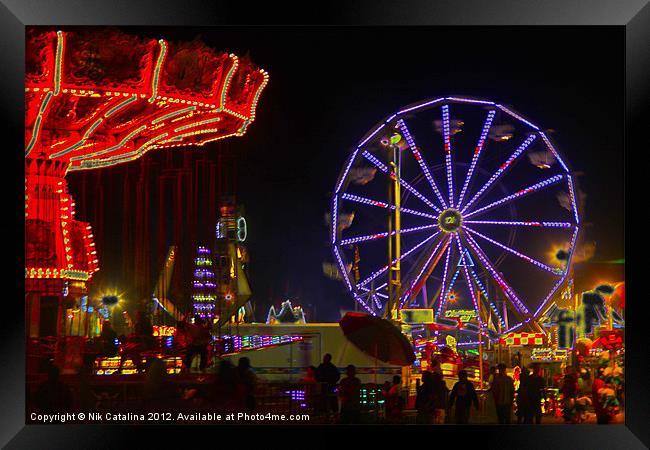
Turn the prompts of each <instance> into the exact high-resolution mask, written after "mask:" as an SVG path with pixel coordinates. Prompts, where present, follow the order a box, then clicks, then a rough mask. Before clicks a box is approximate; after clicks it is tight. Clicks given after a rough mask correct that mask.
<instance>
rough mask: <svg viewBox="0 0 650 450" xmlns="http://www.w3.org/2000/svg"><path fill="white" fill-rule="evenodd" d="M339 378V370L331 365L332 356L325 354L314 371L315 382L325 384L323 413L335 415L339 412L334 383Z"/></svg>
mask: <svg viewBox="0 0 650 450" xmlns="http://www.w3.org/2000/svg"><path fill="white" fill-rule="evenodd" d="M340 378H341V374H340V373H339V369H338V368H337V367H336V366H335V365H334V364H333V363H332V355H330V354H329V353H325V355H324V356H323V362H322V363H321V364H320V365H319V366H318V368H317V369H316V381H318V382H319V383H325V402H324V406H325V412H327V413H328V414H333V415H335V414H336V413H337V412H338V411H339V403H338V400H337V399H336V383H338V381H339V379H340Z"/></svg>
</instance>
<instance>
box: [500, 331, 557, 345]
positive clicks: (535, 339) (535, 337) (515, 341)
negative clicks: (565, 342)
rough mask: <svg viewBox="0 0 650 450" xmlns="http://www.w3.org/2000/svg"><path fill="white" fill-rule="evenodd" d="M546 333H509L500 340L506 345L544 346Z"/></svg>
mask: <svg viewBox="0 0 650 450" xmlns="http://www.w3.org/2000/svg"><path fill="white" fill-rule="evenodd" d="M545 337H546V336H545V335H544V333H508V334H506V335H505V336H503V337H501V338H500V339H499V343H500V344H505V345H544V339H545Z"/></svg>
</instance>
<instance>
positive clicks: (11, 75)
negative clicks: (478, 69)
mask: <svg viewBox="0 0 650 450" xmlns="http://www.w3.org/2000/svg"><path fill="white" fill-rule="evenodd" d="M0 21H1V22H0V23H1V27H0V34H1V35H2V38H1V39H0V58H1V63H0V73H1V77H0V86H1V87H0V95H1V96H2V101H1V102H0V108H1V110H2V117H3V119H4V120H3V121H2V123H3V128H4V130H5V133H4V139H3V141H2V147H3V150H4V151H5V155H11V158H9V161H7V163H8V165H10V166H11V167H12V169H10V170H9V171H8V172H9V173H8V174H7V175H9V176H6V177H3V178H4V180H3V181H4V182H5V183H7V185H6V186H7V187H8V189H7V190H6V192H7V193H8V194H6V195H5V196H4V208H5V211H6V212H5V220H4V221H3V222H2V228H1V229H2V231H3V233H2V235H3V237H4V239H5V242H8V243H9V244H10V245H9V246H7V245H6V244H5V252H4V260H5V261H7V262H9V263H10V264H9V265H8V268H5V269H4V271H3V275H4V276H3V287H5V296H4V297H5V303H4V308H3V310H2V311H3V312H2V314H3V315H2V316H0V317H2V323H3V325H2V326H0V332H1V333H2V341H0V342H1V344H0V346H1V347H2V359H1V360H0V361H2V365H1V369H0V370H1V372H0V373H1V375H0V377H1V379H2V382H0V391H2V403H1V404H2V408H1V409H2V411H3V414H2V416H3V420H2V422H1V424H0V430H1V431H0V444H2V445H3V446H4V445H7V448H52V447H64V446H65V447H67V448H70V447H79V448H104V447H109V446H110V447H117V446H131V444H133V443H134V441H133V439H135V438H136V436H135V434H136V433H138V434H139V433H145V434H146V438H147V440H148V445H147V447H149V446H154V445H163V443H164V445H166V446H167V447H169V446H171V445H178V444H176V443H175V442H174V441H175V440H176V439H178V438H180V439H181V440H182V441H184V442H186V443H187V442H192V441H194V440H195V439H197V438H198V437H204V438H206V439H210V440H211V441H212V442H213V443H215V445H220V444H218V443H217V440H219V439H222V438H220V437H219V433H223V430H224V429H223V428H221V429H220V430H221V431H220V430H216V431H215V429H214V428H213V427H193V428H191V429H188V428H187V427H181V428H173V429H172V430H170V429H167V428H163V427H159V426H149V427H129V426H117V425H113V426H105V425H101V426H100V425H74V426H67V425H63V426H61V425H28V426H26V425H25V395H24V393H25V344H24V321H23V316H24V308H23V305H22V304H21V302H20V299H21V290H23V285H22V282H21V281H20V280H21V279H22V278H21V276H22V275H21V273H22V270H23V266H24V265H23V261H22V255H23V247H22V242H21V240H20V239H19V237H22V236H24V229H23V222H22V220H21V219H22V216H21V214H20V211H21V209H22V208H23V207H24V206H23V199H22V193H21V191H20V183H21V182H20V178H21V176H20V170H19V168H20V167H23V166H22V164H23V163H22V162H21V161H20V160H19V158H22V156H21V153H20V152H18V150H17V149H18V148H19V147H21V146H22V145H23V144H22V142H23V134H22V129H23V120H24V119H23V118H24V100H23V89H24V29H25V26H27V25H139V26H145V25H151V26H170V25H182V26H220V25H221V26H237V25H255V24H269V23H275V24H277V25H279V26H285V25H287V26H288V25H295V26H308V25H310V24H314V25H315V24H319V25H331V26H336V25H361V26H370V25H373V26H374V25H387V26H390V25H412V26H421V25H436V26H461V25H475V26H476V25H478V26H480V25H522V26H533V25H579V26H588V25H613V26H619V27H624V28H625V35H626V42H625V49H621V51H625V55H626V64H625V68H621V70H625V72H626V78H625V79H626V85H625V86H621V89H622V90H623V89H624V90H625V99H626V109H625V111H621V112H620V113H621V114H622V115H624V119H625V121H626V128H625V130H626V131H625V143H624V144H625V187H626V205H634V204H635V202H636V200H633V199H632V198H628V197H632V196H634V195H637V196H639V197H640V201H643V197H644V194H643V193H642V189H643V185H644V184H645V179H646V178H647V175H646V176H645V178H644V175H643V171H644V170H643V167H641V166H642V165H644V164H647V163H646V161H647V156H644V155H643V154H644V153H646V152H647V149H648V148H650V138H649V137H648V136H650V135H649V134H648V133H647V128H648V124H650V114H649V107H648V105H649V103H650V102H649V98H650V5H649V4H648V2H647V1H646V0H626V1H618V2H612V1H605V0H592V1H590V2H584V1H579V0H571V1H569V0H547V1H545V2H536V1H534V0H525V1H524V0H522V1H516V2H515V1H512V0H500V1H492V2H483V1H480V0H465V1H460V0H458V1H446V0H444V1H436V2H432V1H426V0H421V1H410V2H408V4H404V3H403V2H389V1H383V0H382V1H358V2H355V3H349V4H339V5H333V4H329V3H327V2H322V4H321V5H315V4H311V3H309V4H308V3H305V4H304V5H303V6H302V7H301V8H298V9H291V6H290V5H289V4H287V5H283V4H281V3H275V2H274V3H268V4H265V5H259V6H258V5H255V4H253V3H250V4H248V3H247V4H243V3H242V2H238V3H235V2H228V3H226V2H222V1H202V0H185V1H183V2H179V1H170V0H144V1H135V0H130V1H126V0H112V1H110V2H109V1H98V0H92V1H91V0H85V1H82V0H68V1H47V0H2V2H1V5H0ZM594 95H597V93H594ZM622 119H623V118H622ZM12 148H13V149H15V150H12ZM13 158H15V159H13ZM637 170H638V171H639V176H638V177H637V176H636V174H635V172H636V171H637ZM635 180H636V181H635ZM641 205H643V204H642V203H641ZM639 209H643V206H640V207H639ZM632 210H633V208H629V207H628V208H626V214H625V223H626V236H625V237H626V239H625V242H626V245H625V250H626V259H627V260H628V263H627V266H626V279H627V284H628V291H629V294H628V296H630V297H631V298H632V301H630V302H629V305H630V306H629V307H630V311H629V312H628V314H627V317H628V322H629V323H628V326H627V330H626V355H627V362H626V392H627V396H626V397H627V401H626V423H625V425H624V426H607V427H598V426H589V425H581V426H574V427H570V426H543V427H537V428H535V429H532V428H529V427H507V428H505V427H496V426H481V427H465V428H463V429H462V431H460V430H461V429H459V428H454V427H440V428H436V430H435V435H436V436H441V435H442V434H443V432H450V433H451V435H452V436H453V441H452V443H450V444H448V445H453V442H457V440H459V439H460V440H462V441H463V442H469V441H470V440H474V439H475V440H476V444H478V445H487V446H488V448H491V447H499V448H515V447H523V448H608V449H618V448H620V449H635V448H645V447H648V446H650V427H648V425H647V424H648V423H650V415H649V406H648V405H650V398H649V396H648V389H647V381H648V379H649V377H648V373H650V372H649V370H650V365H649V364H648V352H647V348H648V345H647V344H648V334H647V332H646V331H645V329H646V327H645V325H646V323H645V322H646V321H647V319H646V317H647V316H645V314H644V312H645V311H643V309H642V308H643V306H642V303H643V301H642V299H643V296H642V292H643V287H642V282H643V281H642V279H641V278H639V277H640V276H641V271H642V270H643V269H644V268H645V266H647V264H644V263H645V262H646V260H645V258H644V255H643V250H642V247H641V246H640V245H638V243H639V242H642V241H643V236H644V234H643V233H642V231H641V230H642V227H643V222H642V221H641V220H638V219H640V218H641V217H637V218H636V219H637V220H635V217H634V216H633V215H632V214H633V211H632ZM7 219H8V220H7ZM12 242H13V244H12ZM5 267H7V266H5ZM341 428H342V429H343V430H344V431H348V432H349V431H350V430H345V428H343V427H340V428H328V429H327V430H326V433H328V435H330V433H331V436H333V435H334V433H338V432H339V431H340V429H341ZM136 429H138V431H136ZM413 430H414V431H413V432H411V431H407V432H406V433H405V432H404V430H399V431H397V432H395V429H393V428H386V427H373V428H372V429H370V428H367V427H366V428H365V429H364V430H363V432H362V433H359V438H358V439H359V441H357V443H356V444H355V445H366V444H365V443H364V442H363V440H364V439H365V438H366V437H370V436H373V437H382V436H383V435H384V434H385V435H389V434H392V435H393V436H394V437H395V438H397V439H398V440H399V441H401V442H402V444H403V445H409V446H410V445H421V444H417V443H414V442H410V443H409V442H407V441H403V439H426V440H428V439H430V438H427V437H419V436H420V432H419V430H418V429H415V428H414V429H413ZM438 430H439V431H438ZM291 432H292V431H288V430H285V431H284V432H280V431H279V427H273V428H267V427H265V428H264V429H262V430H261V431H260V432H259V433H248V432H245V431H244V430H243V429H236V430H235V431H233V432H232V433H231V432H228V434H231V435H232V436H234V437H235V438H239V439H243V442H245V443H247V444H252V442H253V441H252V440H251V439H260V442H264V441H269V442H270V440H273V441H275V440H276V439H277V436H278V435H282V434H284V437H283V438H282V439H281V440H280V441H276V443H277V444H279V445H283V443H284V445H295V444H298V443H299V445H311V444H310V442H311V441H312V440H313V439H314V438H316V439H320V438H319V437H318V436H317V435H315V434H312V435H311V438H310V437H309V435H308V436H307V437H304V436H301V437H300V438H296V437H293V438H292V437H290V436H288V435H287V434H286V433H291ZM431 434H432V435H433V434H434V433H433V432H432V433H431ZM408 436H411V437H410V438H408ZM223 439H226V438H223ZM293 439H300V441H299V442H297V441H293ZM328 439H334V438H333V437H330V438H328ZM431 439H434V440H437V443H438V444H439V445H440V440H439V437H433V436H432V437H431ZM356 440H357V439H355V441H356ZM292 441H293V443H292ZM221 442H222V443H223V444H224V445H225V442H226V441H225V440H224V441H221ZM424 442H425V441H423V442H422V444H424Z"/></svg>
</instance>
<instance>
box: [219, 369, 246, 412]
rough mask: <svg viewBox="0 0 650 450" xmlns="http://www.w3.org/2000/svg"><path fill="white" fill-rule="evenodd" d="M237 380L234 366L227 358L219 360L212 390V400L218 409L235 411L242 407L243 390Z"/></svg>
mask: <svg viewBox="0 0 650 450" xmlns="http://www.w3.org/2000/svg"><path fill="white" fill-rule="evenodd" d="M238 380H239V377H238V375H237V369H236V368H235V366H233V364H232V363H231V362H230V361H228V360H223V361H221V362H220V363H219V367H218V369H217V374H216V376H215V379H214V386H213V391H212V401H213V402H214V404H215V406H216V407H217V409H218V410H219V411H224V412H228V411H237V410H241V409H242V408H243V407H244V396H245V390H244V386H243V384H240V383H239V381H238Z"/></svg>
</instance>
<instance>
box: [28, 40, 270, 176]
mask: <svg viewBox="0 0 650 450" xmlns="http://www.w3.org/2000/svg"><path fill="white" fill-rule="evenodd" d="M25 50H26V52H25V53H26V58H27V61H26V72H25V156H26V157H29V158H37V159H56V160H59V161H61V162H64V163H67V164H68V166H67V170H84V169H92V168H98V167H104V166H110V165H114V164H119V163H122V162H127V161H131V160H134V159H136V158H139V157H140V156H142V155H143V154H144V153H146V152H147V151H149V150H152V149H156V148H167V147H176V146H185V145H203V144H205V143H207V142H210V141H215V140H218V139H224V138H228V137H231V136H241V135H243V134H244V133H245V131H246V128H247V126H248V125H249V124H250V123H251V122H252V121H253V120H254V119H255V107H256V104H257V101H258V99H259V96H260V93H261V92H262V90H263V89H264V86H265V85H266V83H267V82H268V75H267V73H266V72H265V71H264V70H262V69H259V68H256V67H255V66H254V65H253V64H252V62H251V61H250V60H249V59H248V58H247V57H243V58H238V57H237V56H236V55H234V54H228V53H223V52H219V51H215V50H213V49H210V48H208V47H207V46H206V45H205V44H204V43H202V42H200V41H197V40H195V41H192V42H188V43H179V44H175V43H169V42H166V41H165V40H163V39H160V40H155V39H145V38H141V37H138V36H132V35H128V34H125V33H122V32H121V31H118V30H114V29H91V28H89V29H80V30H78V31H77V30H75V31H56V30H47V29H42V28H35V29H31V30H30V32H29V33H28V36H27V42H26V49H25Z"/></svg>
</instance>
